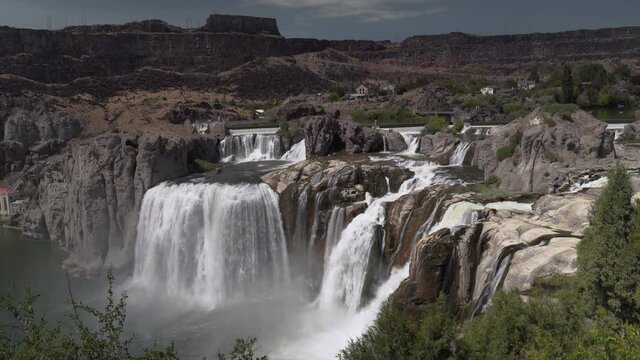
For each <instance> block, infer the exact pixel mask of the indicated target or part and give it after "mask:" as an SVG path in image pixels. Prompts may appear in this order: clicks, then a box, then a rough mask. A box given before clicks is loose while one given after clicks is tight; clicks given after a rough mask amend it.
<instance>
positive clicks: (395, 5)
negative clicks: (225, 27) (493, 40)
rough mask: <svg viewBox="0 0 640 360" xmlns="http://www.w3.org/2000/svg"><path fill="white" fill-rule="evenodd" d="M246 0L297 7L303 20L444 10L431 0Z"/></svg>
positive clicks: (406, 15)
mask: <svg viewBox="0 0 640 360" xmlns="http://www.w3.org/2000/svg"><path fill="white" fill-rule="evenodd" d="M245 2H247V3H256V4H260V5H272V6H278V7H282V8H291V9H299V10H301V13H300V14H298V16H299V17H301V18H303V19H306V20H308V19H314V18H315V19H325V18H348V17H353V18H357V19H359V20H360V21H363V22H377V21H384V20H396V19H403V18H410V17H416V16H422V15H428V14H434V13H441V12H445V11H446V10H447V9H446V7H444V6H442V5H439V4H438V3H437V2H436V1H434V0H404V1H393V0H245Z"/></svg>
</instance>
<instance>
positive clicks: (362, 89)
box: [351, 85, 369, 99]
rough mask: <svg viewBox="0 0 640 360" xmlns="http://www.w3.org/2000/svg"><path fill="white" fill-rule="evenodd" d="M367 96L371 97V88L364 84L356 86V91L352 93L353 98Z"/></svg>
mask: <svg viewBox="0 0 640 360" xmlns="http://www.w3.org/2000/svg"><path fill="white" fill-rule="evenodd" d="M366 97H369V88H368V87H366V86H364V85H360V86H358V87H357V88H356V92H355V93H353V94H351V98H352V99H361V98H366Z"/></svg>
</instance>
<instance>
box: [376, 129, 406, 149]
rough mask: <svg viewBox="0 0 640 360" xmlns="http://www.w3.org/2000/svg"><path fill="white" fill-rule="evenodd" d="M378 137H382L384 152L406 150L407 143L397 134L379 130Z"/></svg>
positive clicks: (391, 131)
mask: <svg viewBox="0 0 640 360" xmlns="http://www.w3.org/2000/svg"><path fill="white" fill-rule="evenodd" d="M380 135H382V139H383V150H384V151H391V152H397V151H404V150H407V143H406V142H405V141H404V138H403V137H402V135H401V134H400V133H399V132H397V131H393V130H381V131H380Z"/></svg>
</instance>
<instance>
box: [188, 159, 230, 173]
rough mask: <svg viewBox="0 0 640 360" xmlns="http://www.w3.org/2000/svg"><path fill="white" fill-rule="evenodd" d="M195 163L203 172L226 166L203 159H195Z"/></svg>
mask: <svg viewBox="0 0 640 360" xmlns="http://www.w3.org/2000/svg"><path fill="white" fill-rule="evenodd" d="M193 163H194V164H195V165H196V167H197V168H198V170H199V171H202V172H209V171H213V170H217V169H221V168H222V167H223V166H224V165H223V164H215V163H211V162H208V161H206V160H202V159H195V160H194V161H193Z"/></svg>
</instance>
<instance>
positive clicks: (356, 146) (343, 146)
mask: <svg viewBox="0 0 640 360" xmlns="http://www.w3.org/2000/svg"><path fill="white" fill-rule="evenodd" d="M304 134H305V144H306V147H307V157H311V156H326V155H329V154H331V153H335V152H338V151H341V150H345V151H346V152H347V153H349V154H358V153H362V152H365V153H369V152H377V151H382V150H383V148H384V141H383V139H382V136H381V135H380V132H379V131H377V130H375V129H371V128H369V127H363V126H361V125H360V124H358V123H356V122H355V121H351V120H338V119H336V117H326V116H314V117H312V118H311V119H309V121H307V122H306V125H305V130H304Z"/></svg>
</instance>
